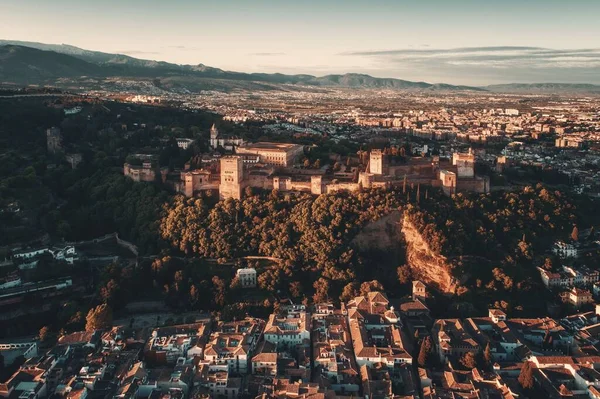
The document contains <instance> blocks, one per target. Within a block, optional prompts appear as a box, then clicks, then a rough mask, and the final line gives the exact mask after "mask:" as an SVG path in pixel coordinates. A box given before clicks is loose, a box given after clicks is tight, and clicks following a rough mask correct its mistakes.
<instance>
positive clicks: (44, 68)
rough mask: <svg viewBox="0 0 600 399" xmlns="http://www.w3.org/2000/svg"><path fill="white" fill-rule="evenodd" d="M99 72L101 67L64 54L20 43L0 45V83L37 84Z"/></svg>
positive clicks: (96, 74)
mask: <svg viewBox="0 0 600 399" xmlns="http://www.w3.org/2000/svg"><path fill="white" fill-rule="evenodd" d="M102 74H103V68H102V67H100V66H98V65H95V64H91V63H89V62H86V61H83V60H81V59H79V58H75V57H72V56H69V55H66V54H59V53H55V52H52V51H41V50H37V49H33V48H29V47H21V46H0V82H12V83H18V84H28V83H36V84H37V83H41V82H45V81H52V80H54V79H57V78H60V77H64V78H71V77H79V76H89V75H94V76H100V75H102Z"/></svg>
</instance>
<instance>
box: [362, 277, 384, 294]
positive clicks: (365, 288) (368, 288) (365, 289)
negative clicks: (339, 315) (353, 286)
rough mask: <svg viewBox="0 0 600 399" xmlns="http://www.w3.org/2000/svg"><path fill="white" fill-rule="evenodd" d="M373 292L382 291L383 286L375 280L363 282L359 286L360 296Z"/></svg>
mask: <svg viewBox="0 0 600 399" xmlns="http://www.w3.org/2000/svg"><path fill="white" fill-rule="evenodd" d="M373 291H383V285H381V283H380V282H379V281H377V280H372V281H365V282H364V283H362V284H361V285H360V295H367V294H368V293H369V292H373Z"/></svg>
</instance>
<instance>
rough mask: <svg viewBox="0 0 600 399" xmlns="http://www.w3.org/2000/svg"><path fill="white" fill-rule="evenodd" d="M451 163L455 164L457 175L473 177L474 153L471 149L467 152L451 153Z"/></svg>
mask: <svg viewBox="0 0 600 399" xmlns="http://www.w3.org/2000/svg"><path fill="white" fill-rule="evenodd" d="M452 165H455V166H456V170H457V175H458V177H471V178H472V177H475V155H474V154H473V153H472V152H471V149H469V152H468V153H457V152H455V153H454V154H452Z"/></svg>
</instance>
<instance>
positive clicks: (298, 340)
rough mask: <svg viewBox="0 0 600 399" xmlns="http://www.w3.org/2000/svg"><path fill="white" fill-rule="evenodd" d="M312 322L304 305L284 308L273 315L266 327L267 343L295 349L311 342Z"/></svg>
mask: <svg viewBox="0 0 600 399" xmlns="http://www.w3.org/2000/svg"><path fill="white" fill-rule="evenodd" d="M308 320H310V319H309V318H308V316H307V313H306V307H305V306H304V305H290V306H282V309H281V311H280V312H279V313H278V314H274V313H273V314H271V315H270V316H269V321H268V322H267V326H266V327H265V341H267V342H271V343H273V344H275V345H277V347H278V348H293V347H295V346H296V345H301V344H303V343H305V342H308V341H310V331H309V330H310V328H309V326H308Z"/></svg>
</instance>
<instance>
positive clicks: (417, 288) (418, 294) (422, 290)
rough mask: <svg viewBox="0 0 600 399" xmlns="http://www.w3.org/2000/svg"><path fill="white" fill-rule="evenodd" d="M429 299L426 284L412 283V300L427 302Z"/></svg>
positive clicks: (416, 281)
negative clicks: (426, 299)
mask: <svg viewBox="0 0 600 399" xmlns="http://www.w3.org/2000/svg"><path fill="white" fill-rule="evenodd" d="M425 298H427V287H425V284H423V283H422V282H420V281H419V280H415V281H413V282H412V299H413V301H416V300H417V299H420V300H425Z"/></svg>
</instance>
